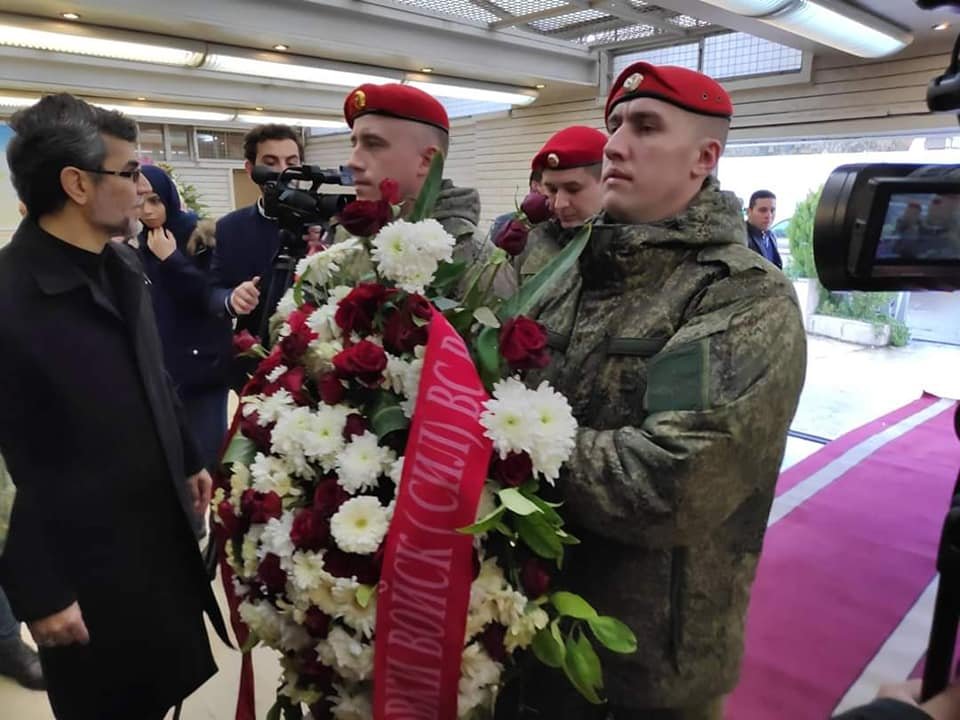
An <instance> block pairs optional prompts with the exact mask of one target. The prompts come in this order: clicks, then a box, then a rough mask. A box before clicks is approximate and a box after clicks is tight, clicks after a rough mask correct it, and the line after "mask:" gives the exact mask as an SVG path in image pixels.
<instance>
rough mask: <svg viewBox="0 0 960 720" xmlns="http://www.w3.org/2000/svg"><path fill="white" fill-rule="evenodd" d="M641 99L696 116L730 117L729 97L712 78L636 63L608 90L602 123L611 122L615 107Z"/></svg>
mask: <svg viewBox="0 0 960 720" xmlns="http://www.w3.org/2000/svg"><path fill="white" fill-rule="evenodd" d="M641 97H650V98H656V99H657V100H663V101H664V102H668V103H670V104H671V105H676V106H677V107H679V108H683V109H684V110H686V111H688V112H692V113H696V114H697V115H713V116H715V117H725V118H728V119H729V118H731V117H732V116H733V103H731V102H730V96H729V95H728V94H727V91H726V90H724V89H723V87H722V86H721V85H720V83H718V82H717V81H716V80H714V79H713V78H710V77H707V76H706V75H704V74H703V73H698V72H696V71H695V70H688V69H687V68H682V67H673V66H671V65H651V64H650V63H646V62H636V63H633V65H630V66H629V67H628V68H627V69H626V70H624V71H623V72H622V73H620V77H618V78H617V81H616V82H615V83H614V84H613V87H612V88H610V94H609V95H608V96H607V108H606V111H605V112H604V114H603V117H604V119H609V118H610V113H611V112H612V111H613V108H614V106H616V104H617V103H620V102H623V101H624V100H633V99H634V98H641Z"/></svg>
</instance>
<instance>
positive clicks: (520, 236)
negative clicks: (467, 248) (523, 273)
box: [493, 220, 530, 256]
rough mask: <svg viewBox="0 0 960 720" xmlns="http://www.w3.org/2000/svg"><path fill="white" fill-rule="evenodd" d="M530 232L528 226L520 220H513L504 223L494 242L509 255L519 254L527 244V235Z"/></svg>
mask: <svg viewBox="0 0 960 720" xmlns="http://www.w3.org/2000/svg"><path fill="white" fill-rule="evenodd" d="M529 233H530V231H529V230H527V227H526V226H525V225H524V224H523V223H522V222H520V221H519V220H511V221H510V222H508V223H507V224H506V225H504V226H503V227H502V228H501V229H500V232H499V233H498V234H497V237H496V238H494V240H493V244H494V245H496V246H497V247H498V248H503V249H504V250H506V251H507V254H508V255H513V256H516V255H519V254H520V253H522V252H523V249H524V248H525V247H526V246H527V235H528V234H529Z"/></svg>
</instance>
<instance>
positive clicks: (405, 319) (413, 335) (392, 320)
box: [383, 294, 433, 355]
mask: <svg viewBox="0 0 960 720" xmlns="http://www.w3.org/2000/svg"><path fill="white" fill-rule="evenodd" d="M431 317H433V306H432V305H431V304H430V301H429V300H427V299H426V298H425V297H423V296H421V295H416V294H412V295H408V296H407V299H406V300H405V301H404V303H403V305H402V306H401V307H399V308H397V309H396V310H395V311H393V312H392V313H391V314H390V316H389V317H388V318H387V321H386V322H385V323H384V324H383V346H384V347H385V348H387V349H388V350H389V351H390V352H392V353H395V354H397V355H401V354H403V353H410V352H413V349H414V348H415V347H417V346H419V345H426V344H427V326H426V324H424V323H425V321H428V320H430V318H431ZM418 319H419V320H421V321H424V322H420V323H418V322H417V320H418Z"/></svg>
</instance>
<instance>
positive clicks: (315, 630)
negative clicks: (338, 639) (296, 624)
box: [303, 606, 333, 638]
mask: <svg viewBox="0 0 960 720" xmlns="http://www.w3.org/2000/svg"><path fill="white" fill-rule="evenodd" d="M332 619H333V618H331V617H330V616H329V615H327V614H326V613H325V612H323V610H321V609H320V608H318V607H315V606H311V607H310V609H309V610H307V612H306V616H305V617H304V619H303V624H304V626H305V627H306V628H307V632H308V633H310V634H311V635H312V636H313V637H315V638H325V637H326V636H327V633H328V632H329V631H330V621H331V620H332Z"/></svg>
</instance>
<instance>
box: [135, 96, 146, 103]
mask: <svg viewBox="0 0 960 720" xmlns="http://www.w3.org/2000/svg"><path fill="white" fill-rule="evenodd" d="M137 100H139V101H140V102H144V101H145V100H146V98H145V97H138V98H137Z"/></svg>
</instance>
